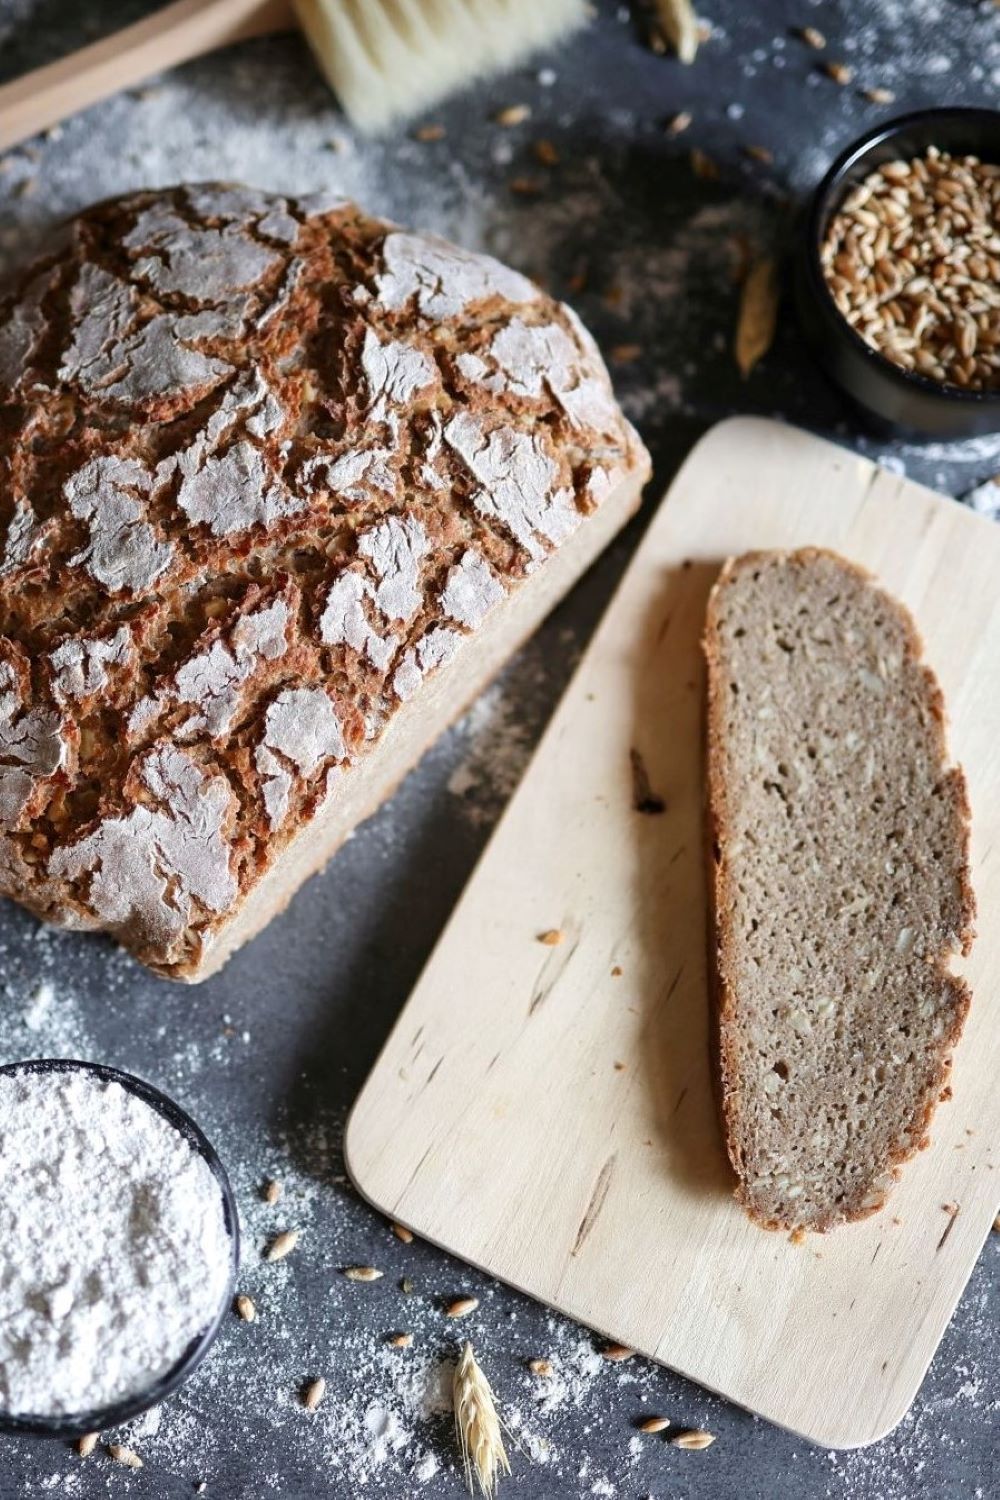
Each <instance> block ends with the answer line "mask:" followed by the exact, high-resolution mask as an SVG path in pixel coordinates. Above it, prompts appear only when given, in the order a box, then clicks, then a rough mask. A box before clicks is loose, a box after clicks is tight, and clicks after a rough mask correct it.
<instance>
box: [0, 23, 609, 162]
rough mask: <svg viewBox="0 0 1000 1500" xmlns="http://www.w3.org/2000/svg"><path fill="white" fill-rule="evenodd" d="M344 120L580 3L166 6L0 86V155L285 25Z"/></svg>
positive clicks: (542, 33) (376, 110) (441, 84)
mask: <svg viewBox="0 0 1000 1500" xmlns="http://www.w3.org/2000/svg"><path fill="white" fill-rule="evenodd" d="M296 13H297V14H298V19H299V21H300V23H301V25H302V28H303V30H304V31H305V33H306V36H307V37H308V39H309V41H310V43H311V45H312V47H313V50H314V52H315V54H316V58H317V61H318V62H319V65H320V67H321V68H322V70H323V73H324V75H325V76H326V78H327V80H328V81H329V83H330V85H331V87H332V88H333V89H334V90H335V91H336V93H337V95H338V97H339V99H340V102H341V104H342V105H343V107H344V109H345V111H346V112H347V114H348V115H349V116H350V117H351V119H353V120H354V121H355V123H356V124H357V125H358V126H360V128H361V129H363V130H369V131H371V130H381V129H384V128H385V127H386V126H387V125H389V124H391V123H392V122H393V121H394V120H397V119H400V118H402V117H403V116H405V115H408V114H413V113H416V112H418V111H419V110H422V109H426V108H427V107H428V106H429V105H431V104H433V103H434V102H435V101H436V100H438V99H440V98H442V97H443V96H444V95H445V94H447V93H450V92H451V91H452V90H453V89H455V88H457V87H459V86H461V85H462V84H464V83H468V82H470V81H471V80H472V79H474V78H477V77H482V76H483V74H485V73H490V72H494V71H497V70H500V69H502V68H506V67H510V66H512V65H513V64H514V63H515V62H517V61H518V59H520V58H523V57H525V56H527V55H528V53H530V52H532V51H533V50H534V49H535V48H536V47H541V46H543V45H544V44H546V43H550V42H552V41H554V40H555V39H556V38H557V37H559V36H562V35H565V34H566V33H567V32H568V31H570V30H572V29H573V28H574V27H576V26H578V25H581V24H582V23H583V21H584V20H585V19H586V16H587V7H586V4H585V0H298V3H297V4H296V5H295V6H294V7H293V5H292V4H291V3H290V0H174V3H173V4H172V5H167V6H164V7H163V8H162V9H161V10H158V11H154V13H153V14H152V15H150V16H147V17H146V18H145V19H144V20H142V21H137V22H136V23H135V25H133V26H127V27H125V29H124V30H122V31H117V32H115V33H114V34H113V35H111V36H108V37H105V38H103V39H102V40H101V41H99V42H94V43H93V44H92V45H91V46H89V47H84V48H83V49H82V50H81V51H79V52H74V53H73V54H72V55H71V56H69V57H63V58H60V59H59V61H58V62H54V63H49V64H47V65H46V66H45V67H43V68H37V69H35V71H34V72H31V73H27V74H25V75H24V76H23V77H21V78H16V79H15V80H14V81H13V82H12V83H6V84H4V85H2V86H0V150H3V149H4V148H6V147H7V146H12V145H15V144H16V142H18V141H23V140H25V139H26V138H27V137H28V136H31V135H35V134H36V133H37V132H38V131H39V130H45V129H47V128H48V126H50V125H55V124H56V123H57V122H58V121H60V120H64V119H66V117H67V116H68V115H72V114H75V113H76V112H77V110H81V109H86V108H87V106H88V105H90V104H95V103H96V102H97V101H98V100H99V99H106V98H107V97H108V95H109V94H114V93H117V92H118V91H119V90H120V89H125V88H129V87H131V86H132V85H133V84H137V83H141V82H142V80H143V79H144V78H148V77H149V76H150V75H151V74H153V73H159V72H162V71H163V70H164V69H165V68H172V67H175V66H176V65H177V64H178V63H182V62H187V61H189V60H190V59H191V58H193V57H200V56H201V55H202V54H203V53H206V52H212V51H214V50H215V49H216V48H218V47H225V46H227V45H228V44H229V43H230V42H237V41H242V40H243V39H244V38H246V37H251V36H261V35H264V34H265V33H267V32H272V31H282V30H285V29H286V28H288V27H292V26H294V25H295V23H296Z"/></svg>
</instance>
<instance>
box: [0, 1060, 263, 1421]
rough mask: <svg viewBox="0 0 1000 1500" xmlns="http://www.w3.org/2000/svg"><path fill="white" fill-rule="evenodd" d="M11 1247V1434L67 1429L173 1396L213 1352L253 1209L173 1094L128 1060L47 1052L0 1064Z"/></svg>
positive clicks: (5, 1368) (5, 1254)
mask: <svg viewBox="0 0 1000 1500" xmlns="http://www.w3.org/2000/svg"><path fill="white" fill-rule="evenodd" d="M5 1215H6V1220H5ZM0 1246H2V1249H0V1256H2V1258H3V1260H4V1261H5V1262H6V1264H5V1266H4V1272H5V1274H4V1276H3V1277H0V1431H5V1432H12V1433H30V1434H35V1435H37V1436H45V1437H54V1438H62V1439H68V1438H74V1437H80V1436H83V1435H84V1434H85V1433H91V1432H104V1431H107V1430H109V1429H111V1428H114V1427H118V1426H120V1425H121V1424H122V1423H123V1422H127V1421H129V1420H131V1419H132V1418H133V1417H137V1416H139V1415H140V1414H141V1413H142V1412H145V1411H148V1410H149V1409H150V1408H151V1407H153V1406H157V1405H159V1403H160V1402H161V1401H163V1400H165V1399H166V1398H167V1397H168V1396H170V1395H172V1394H173V1393H174V1392H175V1391H176V1390H177V1389H178V1387H179V1386H181V1385H182V1384H183V1383H184V1381H185V1380H187V1379H188V1377H189V1376H190V1375H191V1374H192V1372H193V1371H194V1370H195V1369H196V1368H197V1366H198V1365H199V1364H200V1363H201V1361H202V1359H203V1358H204V1357H205V1355H206V1353H207V1352H208V1350H209V1348H210V1347H211V1345H212V1343H213V1341H214V1340H215V1337H216V1335H217V1334H218V1331H219V1327H220V1325H221V1323H222V1320H223V1318H224V1316H225V1314H226V1312H227V1309H228V1308H229V1306H230V1304H231V1302H232V1296H233V1288H234V1283H235V1277H236V1269H237V1266H238V1263H239V1221H238V1216H237V1212H236V1202H235V1199H234V1196H233V1191H232V1187H231V1186H230V1183H229V1179H228V1177H227V1175H226V1171H225V1168H224V1167H223V1165H222V1162H221V1161H220V1159H219V1157H218V1154H217V1153H216V1151H215V1149H214V1148H213V1146H212V1145H211V1143H210V1141H209V1140H208V1139H207V1137H206V1136H205V1134H204V1132H203V1131H202V1130H201V1129H200V1128H199V1127H198V1125H197V1124H196V1123H195V1121H194V1120H193V1119H192V1118H191V1116H190V1115H188V1114H187V1113H186V1112H185V1111H184V1110H183V1109H181V1107H180V1106H179V1105H178V1104H176V1103H175V1102H174V1100H172V1099H170V1098H168V1097H167V1096H166V1095H165V1094H163V1093H161V1092H160V1091H159V1089H155V1088H153V1086H152V1085H151V1084H149V1083H146V1082H145V1081H144V1080H143V1079H141V1078H136V1077H134V1076H133V1075H132V1074H129V1073H124V1072H121V1071H120V1070H119V1069H117V1068H109V1067H104V1066H103V1065H101V1064H97V1063H86V1062H78V1061H74V1060H69V1059H35V1060H32V1061H28V1062H19V1063H9V1064H7V1065H5V1066H3V1067H0Z"/></svg>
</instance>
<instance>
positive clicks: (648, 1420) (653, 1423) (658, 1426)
mask: <svg viewBox="0 0 1000 1500" xmlns="http://www.w3.org/2000/svg"><path fill="white" fill-rule="evenodd" d="M635 1425H636V1426H637V1427H638V1429H639V1431H640V1432H663V1431H664V1429H665V1428H667V1427H669V1426H670V1418H669V1417H645V1418H644V1419H643V1420H642V1421H641V1422H637V1423H636V1424H635Z"/></svg>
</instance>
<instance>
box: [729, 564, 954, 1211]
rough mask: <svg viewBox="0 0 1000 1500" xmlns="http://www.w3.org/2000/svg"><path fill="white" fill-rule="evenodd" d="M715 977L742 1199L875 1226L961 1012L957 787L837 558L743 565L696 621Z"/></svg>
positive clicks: (929, 705)
mask: <svg viewBox="0 0 1000 1500" xmlns="http://www.w3.org/2000/svg"><path fill="white" fill-rule="evenodd" d="M705 654H706V657H707V661H708V792H709V829H710V836H711V849H710V865H709V868H710V895H711V899H712V904H713V907H714V940H713V944H712V949H711V955H710V956H711V959H712V964H713V968H714V977H715V988H716V1000H717V1010H718V1014H717V1022H716V1025H717V1034H716V1040H717V1043H718V1062H719V1081H720V1084H721V1100H722V1113H723V1123H724V1128H725V1134H726V1143H727V1146H728V1150H729V1155H730V1158H731V1160H732V1164H733V1166H734V1168H735V1170H736V1173H737V1175H738V1178H739V1187H738V1191H737V1196H738V1198H739V1200H740V1201H741V1202H742V1203H743V1205H744V1207H745V1208H746V1209H747V1210H748V1211H749V1213H750V1214H751V1216H752V1217H753V1218H755V1219H757V1220H758V1221H759V1222H761V1223H763V1224H765V1225H767V1226H768V1227H771V1228H792V1229H800V1228H810V1229H819V1230H824V1229H829V1228H830V1227H831V1226H832V1225H834V1224H837V1223H839V1222H841V1221H843V1220H845V1219H857V1218H861V1217H863V1216H864V1215H866V1214H869V1213H873V1212H875V1210H876V1209H878V1208H880V1207H881V1206H882V1204H883V1203H884V1201H885V1198H886V1195H887V1193H888V1192H889V1190H890V1188H891V1186H892V1183H893V1181H894V1180H895V1178H896V1177H897V1176H898V1171H899V1165H900V1163H902V1162H903V1161H905V1160H906V1159H907V1157H909V1156H911V1155H912V1154H913V1152H914V1151H916V1150H918V1149H919V1148H920V1147H922V1146H925V1145H926V1144H927V1128H928V1125H929V1123H930V1118H931V1115H932V1114H933V1111H934V1108H935V1105H936V1104H937V1102H938V1100H939V1098H941V1097H942V1096H943V1095H944V1094H945V1092H946V1091H947V1083H948V1076H949V1072H950V1068H951V1051H952V1048H953V1046H954V1045H955V1043H956V1042H957V1040H958V1037H959V1035H960V1033H961V1030H962V1026H963V1023H964V1021H965V1016H966V1013H967V1011H968V1007H969V993H968V990H967V988H966V985H965V984H964V982H963V981H962V980H961V979H958V978H956V977H955V976H953V975H952V974H951V973H949V971H948V964H949V961H950V959H951V957H952V955H953V954H955V953H956V952H961V953H967V952H968V950H969V947H970V946H971V942H972V919H973V916H974V911H975V903H974V900H973V895H972V888H971V885H970V877H969V861H968V838H969V809H968V802H967V798H966V790H965V780H964V777H963V776H962V773H961V771H960V770H959V769H957V768H955V767H951V768H949V766H948V757H947V748H946V745H945V736H944V705H943V702H942V698H941V692H940V689H939V688H938V685H937V682H936V680H935V678H934V677H933V675H932V673H931V672H930V671H929V669H928V668H927V667H926V666H924V665H923V663H922V661H921V654H922V647H921V643H920V639H919V637H918V635H917V632H916V630H915V628H914V625H913V622H912V620H911V619H910V616H909V614H908V613H907V612H906V610H905V609H904V608H903V607H902V605H900V604H898V603H897V602H896V601H895V600H894V599H892V598H890V597H889V595H888V594H886V593H884V592H883V590H882V589H880V588H878V587H877V585H876V584H875V582H874V580H873V579H871V578H870V577H869V576H868V575H867V574H865V573H864V572H863V571H862V570H861V569H860V568H857V567H855V566H854V565H853V564H852V563H849V562H847V561H845V560H844V559H843V558H840V557H837V556H835V555H834V554H833V553H830V552H822V551H816V550H812V549H807V550H804V551H800V552H792V553H782V552H762V553H751V554H748V555H747V556H745V557H741V558H737V559H736V560H735V561H732V562H730V563H728V564H727V565H726V567H725V568H724V569H723V572H722V575H721V577H720V579H719V582H718V583H717V585H716V587H715V589H714V591H713V593H712V596H711V599H710V602H709V607H708V618H707V624H706V632H705Z"/></svg>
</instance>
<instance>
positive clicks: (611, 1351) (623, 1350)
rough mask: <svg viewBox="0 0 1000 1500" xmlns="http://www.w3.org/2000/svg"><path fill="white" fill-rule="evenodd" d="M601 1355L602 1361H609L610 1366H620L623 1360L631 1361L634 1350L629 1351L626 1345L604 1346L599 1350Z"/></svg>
mask: <svg viewBox="0 0 1000 1500" xmlns="http://www.w3.org/2000/svg"><path fill="white" fill-rule="evenodd" d="M601 1355H602V1357H603V1358H604V1359H606V1360H609V1361H610V1362H611V1364H614V1365H620V1364H622V1363H623V1361H624V1360H626V1359H632V1358H633V1356H634V1355H635V1350H634V1349H630V1348H629V1346H628V1345H627V1344H605V1346H604V1348H603V1349H602V1350H601Z"/></svg>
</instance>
